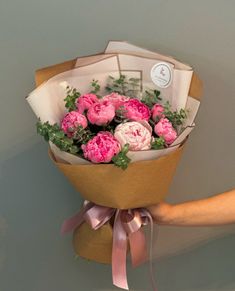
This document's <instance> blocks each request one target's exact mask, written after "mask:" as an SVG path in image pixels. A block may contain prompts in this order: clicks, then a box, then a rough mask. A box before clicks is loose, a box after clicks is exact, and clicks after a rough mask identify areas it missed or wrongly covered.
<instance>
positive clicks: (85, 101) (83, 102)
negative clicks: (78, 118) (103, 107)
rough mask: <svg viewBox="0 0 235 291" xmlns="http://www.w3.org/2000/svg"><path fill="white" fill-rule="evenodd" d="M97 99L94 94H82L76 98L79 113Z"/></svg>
mask: <svg viewBox="0 0 235 291" xmlns="http://www.w3.org/2000/svg"><path fill="white" fill-rule="evenodd" d="M98 101H99V99H98V98H97V96H96V95H95V94H84V95H82V96H80V97H79V98H78V99H77V104H76V106H77V110H78V112H79V113H83V112H84V111H85V110H88V109H89V108H90V107H91V105H93V104H94V103H96V102H98Z"/></svg>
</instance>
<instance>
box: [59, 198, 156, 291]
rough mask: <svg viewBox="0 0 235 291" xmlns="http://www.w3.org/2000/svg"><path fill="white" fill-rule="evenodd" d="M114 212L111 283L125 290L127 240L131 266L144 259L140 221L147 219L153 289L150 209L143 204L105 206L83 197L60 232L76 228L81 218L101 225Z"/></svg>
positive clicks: (94, 226)
mask: <svg viewBox="0 0 235 291" xmlns="http://www.w3.org/2000/svg"><path fill="white" fill-rule="evenodd" d="M114 215H115V219H114V225H113V248H112V277H113V284H114V285H115V286H117V287H119V288H123V289H126V290H128V289H129V288H128V283H127V274H126V255H127V245H128V240H129V244H130V253H131V261H132V265H133V266H134V267H136V266H138V265H140V264H141V263H143V262H145V261H146V259H147V249H146V240H145V235H144V232H143V230H142V225H147V224H148V223H149V222H150V226H151V241H150V254H149V255H150V274H151V282H152V287H153V290H154V291H156V290H157V288H156V286H155V281H154V279H153V270H152V240H153V220H152V216H151V215H150V213H149V212H148V211H147V210H146V209H144V208H138V209H128V210H119V209H115V208H109V207H105V206H99V205H96V204H94V203H92V202H88V201H85V203H84V206H83V208H82V209H81V210H80V211H79V212H78V213H77V214H76V215H74V216H72V217H70V218H69V219H67V220H65V221H64V223H63V224H62V227H61V233H62V234H65V233H67V232H71V231H73V230H75V228H77V227H78V226H80V225H81V224H82V223H83V222H84V221H86V222H87V223H88V224H90V225H91V227H92V228H93V229H94V230H97V229H98V228H100V227H102V226H103V225H104V224H105V223H106V222H108V221H109V220H110V219H111V217H112V216H114Z"/></svg>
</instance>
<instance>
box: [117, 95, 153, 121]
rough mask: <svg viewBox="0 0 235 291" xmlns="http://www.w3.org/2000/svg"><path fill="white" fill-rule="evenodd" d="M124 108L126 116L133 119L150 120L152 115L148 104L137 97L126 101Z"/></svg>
mask: <svg viewBox="0 0 235 291" xmlns="http://www.w3.org/2000/svg"><path fill="white" fill-rule="evenodd" d="M122 108H123V112H124V113H123V114H124V116H125V118H128V119H130V120H133V121H140V120H146V121H148V120H149V118H150V116H151V112H150V110H149V108H148V106H146V105H145V104H143V103H142V102H140V101H139V100H137V99H130V100H129V101H126V102H124V104H123V106H122Z"/></svg>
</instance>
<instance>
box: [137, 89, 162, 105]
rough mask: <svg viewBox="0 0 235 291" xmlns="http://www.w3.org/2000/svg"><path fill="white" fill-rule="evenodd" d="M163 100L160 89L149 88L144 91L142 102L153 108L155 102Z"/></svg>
mask: <svg viewBox="0 0 235 291" xmlns="http://www.w3.org/2000/svg"><path fill="white" fill-rule="evenodd" d="M161 100H162V98H161V97H160V91H158V90H152V89H148V90H145V91H144V93H143V96H142V99H141V102H143V103H144V104H145V105H147V106H148V107H149V108H152V107H153V105H154V104H156V103H158V102H159V101H161Z"/></svg>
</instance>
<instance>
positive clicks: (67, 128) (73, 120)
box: [61, 111, 87, 137]
mask: <svg viewBox="0 0 235 291" xmlns="http://www.w3.org/2000/svg"><path fill="white" fill-rule="evenodd" d="M78 126H82V127H83V128H86V127H87V119H86V117H85V116H84V115H82V114H80V113H78V112H77V111H71V112H68V113H67V114H66V115H65V117H64V118H63V119H62V121H61V129H62V130H63V132H64V133H66V134H67V136H68V137H73V134H74V131H75V130H76V128H77V127H78Z"/></svg>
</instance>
